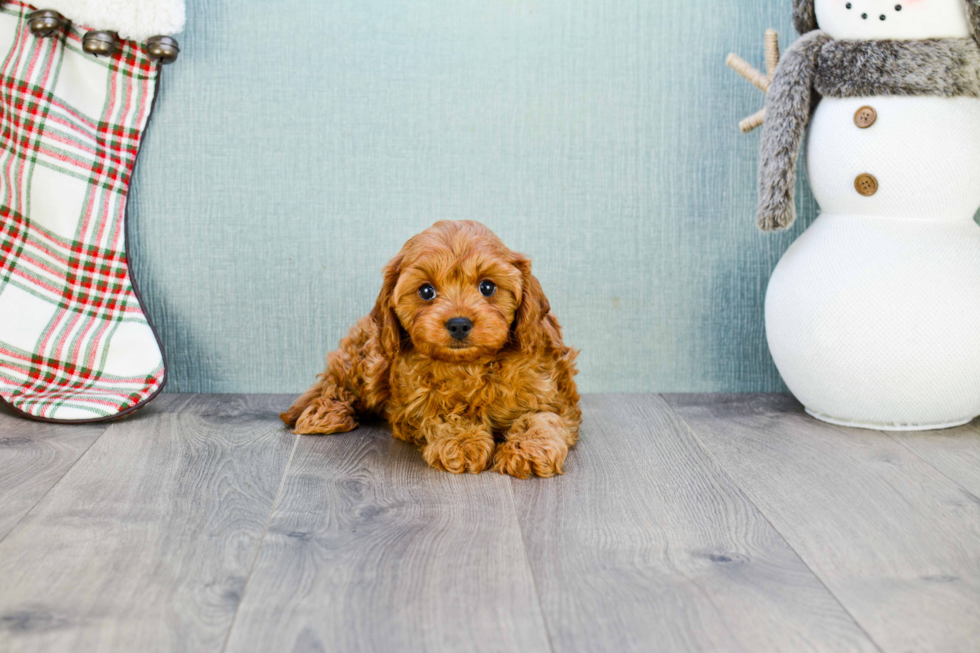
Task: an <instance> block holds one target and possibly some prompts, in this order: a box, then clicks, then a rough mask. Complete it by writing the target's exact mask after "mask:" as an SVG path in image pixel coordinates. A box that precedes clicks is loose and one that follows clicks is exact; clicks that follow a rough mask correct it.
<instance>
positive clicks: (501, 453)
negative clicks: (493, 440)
mask: <svg viewBox="0 0 980 653" xmlns="http://www.w3.org/2000/svg"><path fill="white" fill-rule="evenodd" d="M567 456H568V445H566V444H565V443H564V442H562V441H561V440H558V439H547V440H517V441H513V442H503V443H501V444H500V446H498V447H497V453H496V455H495V456H494V462H493V469H494V471H497V472H500V473H501V474H510V475H511V476H516V477H517V478H528V477H529V476H532V475H533V476H541V477H543V478H548V477H549V476H554V475H555V474H561V473H562V466H563V465H564V464H565V458H566V457H567Z"/></svg>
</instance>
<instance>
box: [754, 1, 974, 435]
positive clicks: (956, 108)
mask: <svg viewBox="0 0 980 653" xmlns="http://www.w3.org/2000/svg"><path fill="white" fill-rule="evenodd" d="M794 20H795V23H796V27H797V29H798V30H799V31H800V33H801V34H803V37H802V38H801V39H800V40H799V41H798V42H797V43H796V44H794V45H793V47H792V48H791V49H790V50H789V51H788V52H787V53H786V55H785V56H784V57H783V59H782V60H781V61H779V65H778V67H775V70H774V74H773V75H772V76H771V79H770V78H762V80H761V81H762V82H768V83H767V84H765V85H766V86H767V87H768V97H767V100H766V108H765V113H764V124H763V136H762V153H761V163H760V197H759V209H758V223H759V226H760V227H761V228H762V229H763V230H775V229H783V228H786V227H788V226H789V225H790V224H792V222H793V220H794V219H795V217H796V213H795V206H794V198H793V189H794V186H795V181H796V162H797V157H798V154H799V151H800V144H801V141H802V140H803V136H804V135H806V136H807V138H806V152H805V156H806V166H807V168H806V169H807V176H808V178H809V182H810V186H811V188H812V190H813V195H814V197H815V198H816V200H817V202H818V203H819V205H820V209H821V213H820V215H819V217H818V218H817V219H816V220H815V221H814V223H813V224H812V225H811V226H810V228H809V229H807V231H806V232H804V234H803V235H802V236H801V237H800V238H799V239H798V240H797V241H796V242H795V243H794V244H793V245H792V246H791V247H790V248H789V250H788V251H787V252H786V254H785V255H784V256H783V258H782V260H781V261H780V262H779V264H778V266H777V267H776V269H775V271H774V272H773V275H772V279H771V281H770V283H769V289H768V291H767V296H766V307H765V314H766V333H767V338H768V341H769V348H770V350H771V352H772V356H773V359H774V361H775V363H776V366H777V368H778V369H779V372H780V374H781V375H782V377H783V379H784V380H785V382H786V384H787V386H789V388H790V390H791V391H792V392H793V394H794V395H795V396H796V397H797V398H798V399H799V400H800V402H802V403H803V405H804V406H805V407H806V410H807V412H808V413H810V414H811V415H813V416H814V417H816V418H818V419H821V420H824V421H827V422H832V423H837V424H843V425H847V426H858V427H866V428H875V429H892V430H926V429H938V428H947V427H951V426H956V425H960V424H964V423H966V422H969V421H971V420H972V419H973V418H975V417H977V416H978V415H980V227H978V226H977V224H976V223H975V222H974V214H975V213H976V211H977V209H978V208H980V44H978V40H980V0H795V2H794ZM760 85H761V84H760ZM761 120H762V116H761V115H760V116H759V121H761ZM750 126H751V125H750Z"/></svg>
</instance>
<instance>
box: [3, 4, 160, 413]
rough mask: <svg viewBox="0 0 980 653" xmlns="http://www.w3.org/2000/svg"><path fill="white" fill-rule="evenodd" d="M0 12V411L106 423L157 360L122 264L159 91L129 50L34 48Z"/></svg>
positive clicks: (68, 40) (76, 32)
mask: <svg viewBox="0 0 980 653" xmlns="http://www.w3.org/2000/svg"><path fill="white" fill-rule="evenodd" d="M33 10H34V8H33V7H31V6H29V5H25V4H21V3H18V2H9V1H8V2H4V3H3V6H2V8H0V57H3V60H2V64H0V400H3V401H4V402H6V403H8V404H9V405H11V406H12V407H13V408H15V409H16V410H18V411H21V412H23V413H25V414H27V415H28V416H31V417H37V418H42V419H50V420H58V421H84V420H94V419H104V418H109V417H113V416H116V415H119V414H120V413H123V412H128V411H129V410H132V409H134V408H135V407H137V406H139V405H140V404H142V403H144V402H146V401H148V400H149V399H151V398H152V397H153V396H154V395H155V394H156V393H157V392H158V391H159V390H160V389H161V388H162V387H163V384H164V381H165V373H164V366H163V356H162V354H161V351H160V348H159V343H158V341H157V338H156V335H155V334H154V333H153V330H152V329H151V327H150V325H149V323H148V321H147V319H146V316H145V315H144V313H143V309H142V307H141V306H140V302H139V299H138V298H137V296H136V293H135V291H134V289H133V285H132V281H131V279H130V276H129V268H128V265H127V260H126V248H125V245H126V241H125V238H126V234H125V215H126V196H127V193H128V189H129V182H130V176H131V174H132V171H133V165H134V163H135V162H136V155H137V153H138V151H139V146H140V140H141V138H142V135H143V130H144V129H145V127H146V123H147V120H148V118H149V115H150V109H151V106H152V104H153V97H154V93H155V91H156V80H157V66H156V65H155V64H154V63H152V62H151V61H150V60H149V59H147V58H146V55H145V54H144V53H143V51H142V49H141V48H140V47H139V45H138V44H137V43H134V42H132V41H124V42H122V43H121V47H120V48H119V49H117V51H116V53H115V54H114V55H112V56H111V57H108V58H101V59H100V58H96V57H94V56H93V55H89V54H86V53H85V52H84V51H83V50H82V36H83V35H84V34H85V32H86V31H87V29H86V28H85V27H82V26H76V25H72V26H71V27H70V29H68V30H66V31H63V32H61V33H60V34H59V35H58V36H51V37H47V38H43V39H39V38H36V37H34V36H33V35H32V34H31V32H30V30H29V29H28V27H27V20H26V19H27V15H28V14H30V12H31V11H33Z"/></svg>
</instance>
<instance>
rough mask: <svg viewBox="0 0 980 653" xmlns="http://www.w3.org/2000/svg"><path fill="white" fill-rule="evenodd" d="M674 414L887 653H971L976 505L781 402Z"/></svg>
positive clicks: (861, 435)
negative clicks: (679, 417)
mask: <svg viewBox="0 0 980 653" xmlns="http://www.w3.org/2000/svg"><path fill="white" fill-rule="evenodd" d="M668 400H669V402H670V404H671V405H672V406H673V407H675V409H676V410H677V412H678V413H679V414H680V415H681V417H683V419H684V420H685V421H686V422H687V423H688V424H689V425H690V426H691V428H692V429H693V430H694V431H695V433H696V434H697V436H698V437H699V438H700V439H701V441H702V442H703V443H704V444H705V445H706V446H707V447H708V449H709V450H710V451H711V453H712V455H713V456H715V458H717V460H718V461H719V462H720V464H721V465H722V467H724V468H725V470H726V471H727V472H728V473H729V474H730V475H731V476H732V477H733V478H734V480H735V482H736V483H738V484H739V485H740V486H741V487H742V489H743V490H745V492H746V494H748V496H749V497H750V498H751V499H752V500H753V501H754V502H755V504H756V505H757V506H758V507H759V508H760V509H761V510H762V512H763V513H764V514H765V515H766V517H767V518H768V519H769V521H770V522H771V523H772V524H773V526H775V527H776V529H777V530H778V531H779V532H780V533H782V535H783V537H785V538H786V540H787V541H788V542H789V543H790V545H792V546H793V547H794V548H795V549H796V550H797V551H798V552H799V553H800V556H801V557H802V558H803V560H804V561H805V562H806V563H807V564H808V565H809V566H810V568H811V569H813V571H814V572H815V573H816V574H817V575H818V576H819V577H820V578H821V580H823V582H824V583H825V584H826V585H827V587H828V588H829V589H830V590H831V591H832V592H833V593H834V594H835V596H837V598H838V599H839V600H840V601H841V603H842V604H843V605H844V606H845V607H846V608H847V609H848V610H849V611H850V613H851V614H852V615H854V617H855V619H856V620H857V621H858V623H860V624H861V626H862V627H863V628H864V629H865V630H866V631H867V632H868V633H869V634H870V635H871V636H872V637H873V638H874V640H875V641H876V642H877V643H878V644H879V645H880V646H881V647H882V648H883V649H884V650H885V651H895V652H896V653H898V652H903V653H904V652H905V651H926V652H927V651H936V652H941V653H956V652H963V653H967V652H969V653H975V651H976V650H977V642H978V641H980V500H978V499H977V498H976V497H975V496H974V495H972V494H970V493H969V492H967V491H966V490H964V489H963V488H962V487H960V486H959V485H957V484H956V483H954V482H952V481H950V480H949V479H948V478H946V477H945V476H943V475H942V474H941V473H939V472H938V471H937V470H936V469H934V468H933V467H931V466H930V465H928V464H927V463H925V462H924V461H923V460H922V459H920V458H919V457H918V456H916V455H914V454H913V453H911V452H910V451H909V450H908V449H906V448H905V447H903V446H901V445H900V444H898V442H896V441H895V440H893V439H892V438H890V437H889V436H887V435H885V434H883V433H880V432H876V431H865V430H856V429H847V428H844V427H835V426H830V425H827V424H823V423H821V422H818V421H816V420H814V419H812V418H810V417H809V416H807V415H805V414H804V413H803V412H802V407H800V406H799V404H798V403H796V402H795V400H793V399H792V398H789V397H786V396H740V397H739V396H735V397H731V396H729V397H718V396H701V397H698V396H675V397H668Z"/></svg>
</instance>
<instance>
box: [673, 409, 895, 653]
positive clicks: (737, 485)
mask: <svg viewBox="0 0 980 653" xmlns="http://www.w3.org/2000/svg"><path fill="white" fill-rule="evenodd" d="M657 396H659V397H660V398H661V399H662V400H663V402H664V404H665V405H666V406H667V408H669V409H670V411H671V412H672V413H673V414H674V415H675V416H676V417H677V419H678V420H680V422H681V424H683V425H684V428H686V429H687V430H688V431H689V432H690V433H691V435H692V436H693V437H694V440H695V442H697V443H698V445H699V446H700V447H701V448H702V449H703V450H704V452H705V453H706V454H707V455H708V457H709V458H711V460H712V461H713V462H714V463H715V464H716V465H718V469H719V470H721V473H722V474H724V475H725V477H726V478H727V479H728V480H730V481H731V482H732V485H733V486H734V487H735V489H736V490H738V492H739V494H740V495H742V496H743V497H744V498H745V500H746V501H748V502H749V504H750V505H751V506H752V507H753V508H754V509H755V510H756V512H758V513H759V516H760V517H762V518H763V519H764V520H765V521H766V523H767V524H769V527H770V528H771V529H772V530H773V532H774V533H776V534H777V535H778V536H779V539H781V540H782V541H783V542H784V543H785V544H786V546H788V547H789V549H790V551H792V552H793V554H794V555H795V556H796V558H797V559H798V560H799V561H800V562H801V563H802V564H803V566H804V567H806V568H807V570H809V572H810V573H811V574H812V575H813V577H814V578H815V579H816V581H817V582H818V583H820V586H821V587H823V588H824V589H825V590H826V591H827V593H828V594H829V595H830V596H831V597H832V598H833V599H834V601H835V602H836V603H837V605H839V606H840V608H841V610H843V611H844V614H846V615H847V616H848V617H850V619H851V621H852V622H853V623H854V625H855V626H857V627H858V629H859V630H860V631H861V632H862V633H864V636H865V637H867V638H868V641H869V642H871V645H872V646H874V647H875V648H876V649H877V650H878V651H880V652H881V653H885V649H883V648H882V647H881V645H880V644H879V643H878V641H877V640H876V639H875V638H874V637H872V636H871V633H869V632H868V631H867V629H865V627H864V624H862V623H861V622H860V621H858V619H857V617H855V616H854V614H853V613H852V612H851V611H850V610H849V609H848V607H847V606H846V605H844V602H843V601H841V599H840V597H839V596H837V594H836V593H835V592H834V591H833V590H832V589H830V587H828V586H827V583H825V582H824V580H823V578H821V577H820V574H818V573H817V572H816V570H814V569H813V567H811V566H810V565H809V564H808V563H807V561H806V560H805V559H804V558H803V556H802V555H800V552H799V551H797V550H796V547H794V546H793V545H792V544H791V543H790V541H789V540H788V539H786V536H785V535H783V532H782V531H780V530H779V529H778V528H776V525H775V524H773V523H772V520H770V519H769V515H767V514H766V513H765V511H763V510H762V508H761V507H760V506H759V505H758V504H757V503H756V502H755V501H753V500H752V497H750V496H749V493H748V492H746V491H745V489H744V488H743V487H742V485H741V484H740V483H739V482H738V481H737V480H736V479H735V477H734V476H733V475H732V474H731V473H729V471H728V470H727V469H726V468H725V466H724V465H722V464H721V461H720V460H718V458H716V457H715V454H714V453H713V452H712V451H711V449H709V448H708V445H706V444H705V443H704V441H703V440H702V439H701V438H700V437H699V436H698V434H697V431H695V430H694V428H693V427H692V426H691V425H690V424H688V422H687V420H686V419H684V416H683V415H681V414H680V413H678V412H677V411H676V410H675V409H674V407H673V406H671V405H670V402H669V401H668V400H667V398H666V397H664V396H663V395H662V394H660V395H657Z"/></svg>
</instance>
